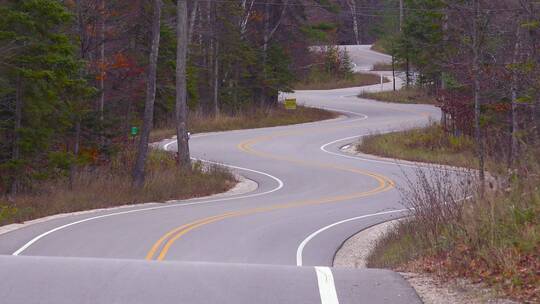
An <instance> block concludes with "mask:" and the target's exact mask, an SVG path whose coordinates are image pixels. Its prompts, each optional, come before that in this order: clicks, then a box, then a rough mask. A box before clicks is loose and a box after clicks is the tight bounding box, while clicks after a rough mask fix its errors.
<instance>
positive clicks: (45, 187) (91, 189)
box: [0, 150, 236, 226]
mask: <svg viewBox="0 0 540 304" xmlns="http://www.w3.org/2000/svg"><path fill="white" fill-rule="evenodd" d="M134 159H135V153H133V152H132V151H128V152H122V153H120V154H119V155H118V156H117V157H116V158H114V159H113V160H112V161H111V163H110V164H108V165H103V166H100V167H97V168H92V169H86V170H80V171H79V172H78V173H77V174H76V176H75V178H74V184H73V188H72V189H69V188H68V186H67V185H68V183H67V180H66V179H64V178H61V179H57V180H56V181H46V182H42V183H40V184H37V185H34V189H32V191H31V192H30V193H27V194H21V195H18V196H17V197H16V199H15V200H14V202H7V201H5V202H2V198H1V197H0V226H1V225H5V224H10V223H16V222H22V221H27V220H32V219H35V218H40V217H44V216H48V215H53V214H59V213H66V212H76V211H83V210H90V209H96V208H106V207H113V206H119V205H126V204H134V203H144V202H159V201H166V200H171V199H186V198H192V197H200V196H206V195H211V194H214V193H220V192H224V191H227V190H228V189H230V188H231V187H233V186H234V185H235V184H236V180H235V178H234V176H233V175H232V174H231V173H230V172H229V171H228V170H226V169H224V168H222V167H218V166H213V167H205V168H203V166H202V165H201V164H200V163H195V164H194V165H193V168H192V169H191V170H185V169H184V170H179V169H178V167H177V166H176V162H175V159H174V155H173V154H171V153H168V152H164V151H156V150H153V151H151V152H150V154H149V156H148V162H147V173H146V174H147V175H146V180H145V185H144V188H143V189H141V190H134V189H133V188H132V187H131V168H132V165H133V162H134Z"/></svg>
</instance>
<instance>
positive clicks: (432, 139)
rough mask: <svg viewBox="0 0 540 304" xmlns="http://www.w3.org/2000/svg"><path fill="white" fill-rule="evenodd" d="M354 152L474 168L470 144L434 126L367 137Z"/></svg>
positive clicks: (474, 162)
mask: <svg viewBox="0 0 540 304" xmlns="http://www.w3.org/2000/svg"><path fill="white" fill-rule="evenodd" d="M356 149H357V150H358V151H360V152H363V153H367V154H374V155H379V156H383V157H389V158H398V159H403V160H410V161H418V162H426V163H437V164H444V165H453V166H458V167H468V168H472V167H475V166H477V162H476V159H475V152H474V142H473V140H472V139H471V138H469V137H466V136H461V137H455V136H452V135H449V134H447V133H446V132H444V130H443V129H442V128H441V127H440V126H439V125H437V124H432V125H430V126H429V127H426V128H419V129H412V130H407V131H401V132H394V133H388V134H382V135H378V134H375V135H371V136H366V137H364V138H363V139H362V142H361V143H359V144H358V145H357V146H356Z"/></svg>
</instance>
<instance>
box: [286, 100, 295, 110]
mask: <svg viewBox="0 0 540 304" xmlns="http://www.w3.org/2000/svg"><path fill="white" fill-rule="evenodd" d="M285 109H287V110H296V98H287V99H285Z"/></svg>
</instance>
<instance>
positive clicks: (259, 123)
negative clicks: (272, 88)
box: [150, 105, 337, 142]
mask: <svg viewBox="0 0 540 304" xmlns="http://www.w3.org/2000/svg"><path fill="white" fill-rule="evenodd" d="M334 117H337V114H335V113H333V112H329V111H326V110H321V109H316V108H308V107H303V106H298V107H297V109H296V110H286V109H285V108H283V106H282V105H280V106H279V107H272V108H267V109H252V110H248V111H243V112H239V113H237V114H236V115H227V114H220V115H218V116H215V117H211V116H204V115H202V114H200V113H191V114H190V115H189V122H188V126H189V130H190V132H191V133H192V134H193V133H201V132H214V131H229V130H239V129H253V128H265V127H275V126H283V125H292V124H299V123H306V122H313V121H319V120H325V119H331V118H334ZM175 134H176V131H175V130H174V127H173V124H172V123H165V124H164V125H163V126H160V127H158V128H156V129H154V130H152V133H151V134H150V140H151V141H152V142H155V141H159V140H162V139H166V138H170V137H171V136H173V135H175Z"/></svg>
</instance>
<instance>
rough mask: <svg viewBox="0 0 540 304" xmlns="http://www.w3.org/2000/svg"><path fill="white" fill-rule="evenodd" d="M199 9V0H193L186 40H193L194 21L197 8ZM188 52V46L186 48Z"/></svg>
mask: <svg viewBox="0 0 540 304" xmlns="http://www.w3.org/2000/svg"><path fill="white" fill-rule="evenodd" d="M198 9H199V1H197V0H194V1H193V8H192V9H191V15H190V16H189V32H188V35H189V36H188V42H189V43H191V42H193V32H194V31H195V22H196V21H197V10H198ZM188 52H189V48H188Z"/></svg>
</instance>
